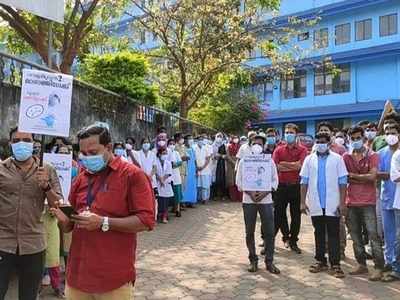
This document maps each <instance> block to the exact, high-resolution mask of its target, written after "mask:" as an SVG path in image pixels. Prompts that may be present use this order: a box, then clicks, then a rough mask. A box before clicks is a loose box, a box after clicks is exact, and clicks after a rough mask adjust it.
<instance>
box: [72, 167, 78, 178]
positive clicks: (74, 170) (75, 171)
mask: <svg viewBox="0 0 400 300" xmlns="http://www.w3.org/2000/svg"><path fill="white" fill-rule="evenodd" d="M76 176H78V168H75V167H72V169H71V177H72V179H74V178H75V177H76Z"/></svg>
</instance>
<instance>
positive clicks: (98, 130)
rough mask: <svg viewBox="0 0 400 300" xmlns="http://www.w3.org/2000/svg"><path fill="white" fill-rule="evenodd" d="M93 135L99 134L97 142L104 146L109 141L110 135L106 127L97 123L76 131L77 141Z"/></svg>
mask: <svg viewBox="0 0 400 300" xmlns="http://www.w3.org/2000/svg"><path fill="white" fill-rule="evenodd" d="M95 135H98V136H99V143H100V144H101V145H104V146H106V145H108V144H110V143H111V135H110V132H109V131H108V129H107V128H105V127H101V126H98V125H94V126H89V127H86V128H83V129H81V131H79V132H78V135H77V136H78V141H81V140H84V139H87V138H89V137H91V136H95Z"/></svg>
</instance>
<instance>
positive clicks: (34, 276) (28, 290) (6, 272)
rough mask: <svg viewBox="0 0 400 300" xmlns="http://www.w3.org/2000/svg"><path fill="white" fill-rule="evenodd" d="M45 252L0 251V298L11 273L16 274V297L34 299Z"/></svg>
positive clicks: (38, 285) (42, 269)
mask: <svg viewBox="0 0 400 300" xmlns="http://www.w3.org/2000/svg"><path fill="white" fill-rule="evenodd" d="M44 255H45V252H44V251H43V252H39V253H35V254H30V255H19V254H10V253H6V252H2V251H0V300H4V299H5V296H6V293H7V290H8V285H9V282H10V279H11V275H12V274H13V273H14V271H15V272H16V274H17V276H18V295H19V297H18V299H19V300H36V299H37V295H38V292H39V287H40V283H41V280H42V276H43V271H44Z"/></svg>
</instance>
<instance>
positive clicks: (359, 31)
mask: <svg viewBox="0 0 400 300" xmlns="http://www.w3.org/2000/svg"><path fill="white" fill-rule="evenodd" d="M371 38H372V19H367V20H362V21H357V22H356V41H364V40H369V39H371Z"/></svg>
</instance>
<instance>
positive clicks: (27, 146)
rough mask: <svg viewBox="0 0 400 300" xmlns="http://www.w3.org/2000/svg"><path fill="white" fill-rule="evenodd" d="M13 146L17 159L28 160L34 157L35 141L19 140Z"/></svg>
mask: <svg viewBox="0 0 400 300" xmlns="http://www.w3.org/2000/svg"><path fill="white" fill-rule="evenodd" d="M11 148H12V152H13V155H14V158H15V159H16V160H17V161H26V160H28V159H30V158H31V157H32V153H33V143H27V142H18V143H14V144H11Z"/></svg>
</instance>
